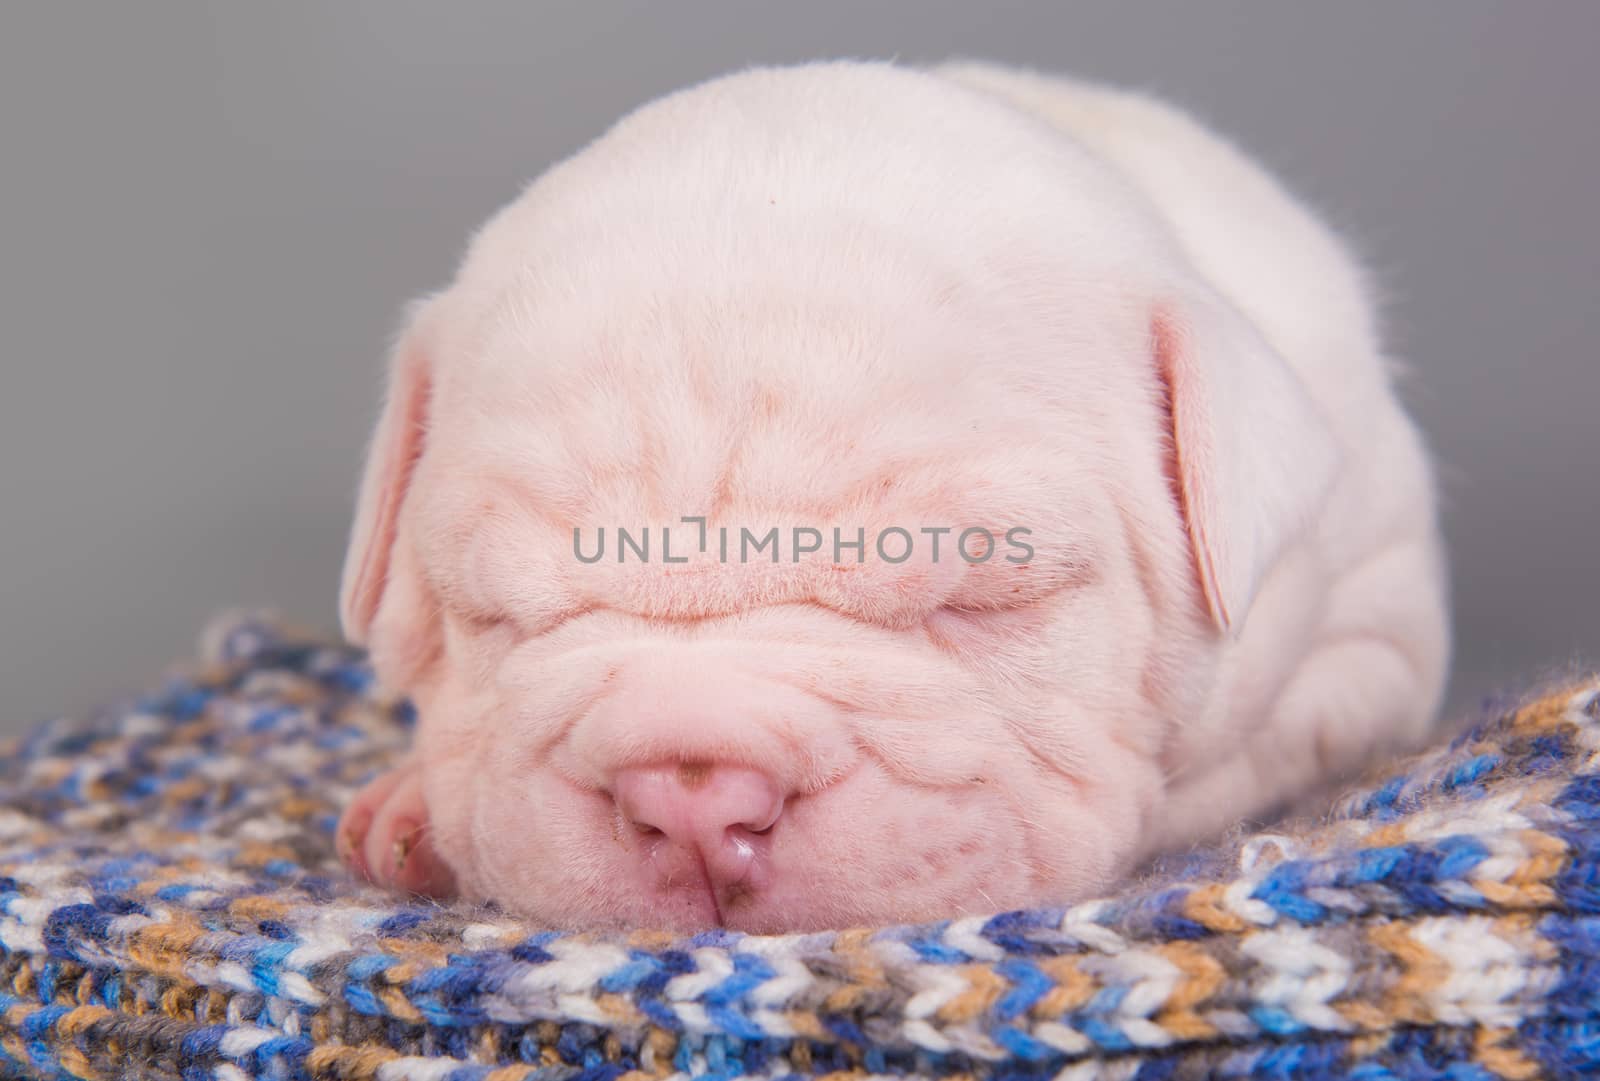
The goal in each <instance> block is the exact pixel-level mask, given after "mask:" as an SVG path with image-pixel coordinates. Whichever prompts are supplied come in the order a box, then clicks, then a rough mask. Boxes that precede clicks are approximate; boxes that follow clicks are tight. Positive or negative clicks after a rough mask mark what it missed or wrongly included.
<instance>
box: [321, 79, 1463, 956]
mask: <svg viewBox="0 0 1600 1081" xmlns="http://www.w3.org/2000/svg"><path fill="white" fill-rule="evenodd" d="M686 516H695V517H704V518H705V519H706V520H707V521H708V522H709V523H710V524H711V526H712V527H713V528H715V527H716V526H718V525H722V526H724V527H727V526H731V527H733V528H734V529H735V530H738V529H741V528H749V529H751V530H753V531H754V532H756V533H758V534H764V533H765V531H766V530H767V528H768V527H769V526H777V527H780V537H781V538H783V539H780V541H779V542H778V546H777V548H776V549H775V550H774V553H775V555H776V556H777V559H776V561H773V560H771V559H769V558H767V556H766V553H765V552H762V553H761V554H760V555H759V556H758V557H757V558H756V559H754V560H743V559H741V560H734V561H728V560H724V559H720V558H717V552H716V549H715V545H710V546H707V547H706V548H704V549H701V550H697V547H696V546H693V545H683V543H682V542H683V539H684V538H685V537H686V535H687V534H688V529H685V528H684V527H683V526H682V524H681V520H682V519H683V518H684V517H686ZM618 525H622V526H628V527H654V528H656V529H657V530H667V529H672V528H673V527H678V529H679V530H680V532H678V533H676V534H675V536H674V539H675V540H678V541H679V544H680V547H679V548H678V551H679V553H680V555H685V554H686V556H687V561H686V562H683V563H668V562H665V561H664V560H663V559H662V558H661V555H660V553H659V551H658V555H657V559H656V560H655V561H654V562H646V561H635V562H632V563H626V562H617V561H615V560H616V553H615V552H613V553H612V554H611V557H610V558H607V559H603V560H601V561H599V562H596V563H589V562H585V561H584V560H582V559H579V558H575V555H576V553H575V551H574V530H577V531H579V532H580V533H587V535H588V536H590V537H593V536H594V535H595V532H596V530H598V529H599V528H604V527H611V528H615V527H616V526H618ZM974 525H976V526H985V527H991V528H992V529H993V530H994V532H995V533H997V534H998V533H1004V532H1005V531H1006V530H1007V529H1009V528H1011V527H1024V528H1025V529H1027V530H1028V531H1030V532H1029V537H1030V539H1031V541H1032V544H1033V546H1034V558H1033V559H1032V560H1030V561H1028V562H1026V563H1010V562H1005V561H1002V560H1000V559H991V560H988V561H985V562H981V563H978V562H972V561H968V560H966V559H962V558H956V559H952V558H951V557H950V549H949V547H948V544H949V543H950V542H949V541H948V540H947V542H946V543H947V548H946V550H945V557H944V558H943V559H942V560H941V559H939V558H937V557H936V556H934V555H933V554H932V553H930V552H929V551H927V550H926V548H923V549H921V550H918V551H916V552H915V553H914V555H912V556H911V557H910V558H908V559H906V560H904V561H899V562H891V561H889V560H886V559H881V558H878V559H874V558H871V554H873V553H871V552H870V543H871V542H870V540H869V541H868V545H869V549H868V553H869V554H868V558H866V559H863V560H859V561H858V560H857V559H855V558H854V553H853V552H851V553H849V555H847V556H846V557H844V558H840V553H839V552H838V550H837V549H834V550H832V551H830V550H828V546H826V545H825V546H824V549H823V550H822V551H820V552H803V551H801V550H800V549H799V542H798V541H794V542H792V543H791V542H790V540H789V539H788V538H789V537H790V536H792V535H793V534H792V533H786V532H785V531H787V530H788V529H789V527H813V528H816V529H817V530H818V532H820V533H823V534H824V535H826V534H827V533H828V532H829V531H831V530H832V529H841V530H842V531H843V535H844V536H845V537H847V538H850V537H853V536H854V535H855V534H856V530H857V529H858V528H859V529H861V530H862V531H863V535H864V536H866V537H868V538H870V537H873V536H876V535H881V533H882V531H883V530H884V529H889V528H895V527H899V528H904V529H905V530H907V531H908V532H909V533H911V534H914V535H918V536H921V535H922V534H921V533H920V532H919V531H920V530H922V529H925V528H927V527H930V526H932V527H935V528H939V527H946V528H951V529H952V530H953V531H954V532H957V533H958V532H960V531H961V530H962V529H964V528H966V527H970V526H974ZM691 528H692V527H691ZM661 535H663V534H662V533H659V532H658V536H661ZM735 535H736V536H737V533H736V534H735ZM952 536H953V534H952ZM685 549H687V552H685ZM343 614H344V619H345V624H346V628H347V631H348V632H349V633H350V634H351V636H352V637H353V638H356V639H358V640H364V641H367V642H369V643H370V645H371V647H372V650H373V657H374V662H375V664H376V666H377V669H378V671H379V674H380V676H381V677H382V678H384V679H385V680H386V681H388V682H389V683H391V684H392V685H394V686H396V687H398V688H401V689H404V690H406V691H408V692H410V693H411V694H412V695H413V697H414V698H415V699H416V701H417V703H418V706H419V710H420V716H421V721H420V727H419V733H418V742H419V752H420V753H419V755H418V756H417V758H416V759H415V760H414V761H413V762H412V763H410V764H408V765H406V766H404V767H402V768H401V769H399V770H397V771H395V772H394V773H393V774H391V775H390V776H388V777H386V778H383V779H380V780H379V781H378V782H375V783H374V785H373V786H371V787H370V788H369V789H368V790H367V791H366V792H365V793H364V794H363V795H362V796H361V797H360V798H359V799H358V800H357V801H356V803H355V804H354V805H353V806H352V808H351V810H350V811H349V812H348V814H347V817H346V822H345V824H344V826H342V827H341V836H342V837H343V838H345V839H346V840H347V841H348V843H349V844H350V847H351V854H352V858H353V860H354V861H355V862H356V863H357V864H358V865H359V866H361V867H362V868H363V869H364V870H366V871H367V872H368V873H369V874H371V875H373V876H374V877H376V878H379V879H380V880H384V881H392V882H395V883H397V884H400V885H407V886H410V887H412V888H428V889H432V890H435V891H441V892H443V891H449V890H460V891H461V892H464V893H467V894H469V895H473V896H482V897H490V898H493V899H495V900H498V901H500V902H501V903H502V904H506V905H509V906H510V907H513V908H515V909H517V910H519V911H522V912H525V913H526V914H529V915H531V916H535V917H539V918H544V919H547V920H550V921H552V922H557V923H563V924H584V925H607V924H660V925H668V926H683V927H688V926H698V925H704V924H708V923H723V924H727V925H730V926H737V927H742V928H748V929H756V930H779V929H794V928H806V927H817V926H826V925H838V924H843V923H852V922H871V921H883V920H891V919H907V918H922V917H935V916H942V915H952V914H955V913H958V912H962V911H978V910H992V909H995V908H1000V907H1009V906H1015V905H1022V904H1028V903H1033V902H1038V901H1042V900H1050V901H1065V900H1070V899H1073V898H1075V897H1078V896H1081V895H1083V894H1084V893H1086V892H1088V891H1092V890H1095V889H1098V888H1101V887H1103V886H1104V885H1106V884H1107V883H1108V882H1109V881H1110V880H1111V879H1113V878H1114V877H1115V876H1116V875H1117V874H1119V873H1121V872H1122V871H1124V870H1125V869H1127V868H1128V867H1129V866H1130V865H1131V864H1132V863H1133V862H1134V861H1135V860H1137V859H1139V858H1141V857H1143V856H1145V855H1148V854H1149V853H1151V852H1153V851H1155V850H1157V849H1159V848H1162V847H1166V846H1170V845H1173V844H1177V843H1182V842H1184V841H1187V840H1191V839H1194V838H1196V837H1200V836H1203V835H1206V834H1208V833H1212V832H1215V831H1216V830H1218V829H1220V828H1222V827H1223V826H1225V825H1226V824H1227V823H1229V822H1231V821H1233V820H1236V819H1237V818H1239V817H1240V816H1242V815H1247V814H1250V813H1254V812H1259V811H1262V810H1265V809H1267V808H1269V807H1270V806H1271V805H1273V804H1274V803H1276V802H1279V801H1281V800H1283V799H1284V798H1286V797H1289V796H1291V795H1293V794H1294V793H1296V792H1297V791H1299V790H1301V789H1303V788H1304V787H1306V786H1308V785H1311V784H1313V783H1315V782H1318V781H1320V780H1321V779H1323V778H1325V777H1326V776H1328V775H1329V774H1330V773H1334V772H1338V771H1342V770H1345V769H1348V768H1349V767H1351V766H1352V765H1354V764H1355V763H1356V762H1357V761H1359V759H1360V758H1361V757H1362V756H1364V755H1366V754H1368V753H1371V751H1373V750H1374V749H1375V748H1378V747H1380V746H1384V745H1392V744H1398V743H1404V742H1409V741H1411V740H1413V739H1415V738H1416V737H1417V736H1418V734H1419V733H1420V732H1421V731H1422V730H1423V728H1424V727H1425V725H1426V724H1427V722H1428V720H1429V719H1430V718H1431V716H1432V714H1433V711H1434V709H1435V706H1436V701H1437V697H1438V694H1439V690H1440V686H1441V683H1442V679H1443V671H1444V664H1445V655H1446V629H1445V624H1446V621H1445V606H1444V599H1443V585H1442V559H1441V553H1440V547H1439V542H1438V537H1437V532H1436V527H1435V522H1434V511H1433V499H1432V483H1431V477H1430V474H1429V470H1428V467H1427V461H1426V456H1425V454H1424V452H1423V449H1422V447H1421V444H1420V441H1419V439H1418V437H1417V434H1416V432H1415V429H1414V427H1413V426H1412V425H1411V423H1410V422H1409V421H1408V420H1407V419H1406V417H1405V416H1404V415H1403V413H1402V412H1401V411H1400V409H1399V407H1398V405H1397V403H1396V401H1395V399H1394V397H1393V394H1392V391H1391V389H1390V387H1389V382H1388V374H1387V372H1386V366H1385V363H1384V360H1383V357H1382V354H1381V351H1380V347H1379V345H1378V342H1377V338H1376V331H1375V328H1374V325H1373V317H1372V313H1371V306H1370V302H1369V300H1368V298H1367V296H1366V292H1365V289H1364V286H1363V283H1362V281H1361V278H1360V274H1359V272H1358V271H1357V269H1356V267H1355V266H1354V264H1353V262H1352V260H1351V259H1350V258H1349V256H1348V255H1347V254H1346V253H1345V252H1344V251H1343V249H1342V248H1341V246H1340V245H1339V244H1338V242H1337V241H1336V240H1335V239H1334V238H1333V237H1332V236H1331V234H1329V233H1328V231H1327V230H1326V229H1325V228H1323V227H1322V226H1321V225H1320V224H1319V223H1318V222H1317V221H1316V220H1315V219H1314V218H1312V217H1311V216H1310V215H1309V214H1308V213H1307V212H1306V211H1305V210H1304V209H1302V208H1301V207H1300V206H1299V205H1298V204H1296V203H1295V202H1294V200H1293V199H1292V198H1290V197H1289V196H1288V195H1287V194H1285V193H1284V192H1283V191H1282V189H1281V188H1280V187H1279V186H1278V185H1276V184H1275V183H1274V182H1273V181H1272V180H1271V179H1270V178H1269V177H1267V176H1266V175H1265V174H1263V173H1262V172H1261V171H1260V170H1259V169H1258V168H1256V167H1255V166H1253V165H1252V164H1251V163H1249V162H1248V161H1247V160H1246V159H1244V158H1243V157H1242V156H1240V155H1239V154H1238V153H1237V152H1235V151H1233V150H1232V149H1231V148H1229V147H1228V146H1227V145H1226V144H1225V143H1223V142H1221V141H1220V140H1218V139H1217V138H1215V137H1214V136H1212V135H1210V134H1208V133H1207V132H1205V131H1204V130H1202V129H1201V128H1200V127H1199V126H1197V125H1196V124H1194V123H1193V122H1192V121H1190V120H1188V119H1187V118H1186V117H1184V116H1182V115H1181V114H1179V113H1177V112H1175V111H1173V110H1171V109H1169V108H1168V107H1166V106H1163V105H1160V104H1158V103H1155V102H1152V101H1150V100H1148V99H1144V98H1140V97H1137V96H1133V95H1128V94H1123V93H1119V92H1116V91H1111V90H1106V89H1102V88H1097V87H1092V86H1087V85H1083V84H1078V83H1073V82H1069V81H1066V80H1060V79H1053V78H1047V77H1043V76H1037V75H1032V74H1027V73H1018V72H1010V71H1005V70H1002V69H997V68H991V67H986V66H981V65H955V66H949V67H945V68H940V69H936V70H934V71H932V72H918V71H910V70H905V69H899V68H895V67H892V66H889V65H879V64H819V65H810V66H806V67H802V68H795V69H779V70H757V71H750V72H745V73H741V74H739V75H735V76H731V77H728V78H725V79H721V80H717V81H714V82H712V83H708V84H705V85H704V86H701V87H697V88H693V89H691V90H688V91H684V92H681V93H679V94H676V95H672V96H669V97H668V98H665V99H663V100H661V101H659V102H656V103H654V104H652V105H650V106H647V107H645V108H643V109H641V110H639V111H638V112H636V113H635V114H633V115H631V116H630V117H628V118H626V119H624V120H623V121H622V122H620V123H619V124H618V125H617V126H616V127H615V128H614V129H613V130H612V131H611V132H610V133H608V134H607V135H606V136H605V137H604V138H602V139H600V140H599V141H597V142H596V143H595V144H593V145H591V146H590V147H589V148H587V149H585V150H584V151H583V152H582V153H580V154H579V155H577V156H576V157H574V158H572V159H570V160H569V161H567V162H565V163H563V164H561V165H559V166H557V167H556V168H554V169H552V170H550V171H549V172H548V173H546V174H545V175H544V176H543V177H541V178H540V179H539V180H538V181H537V182H536V183H535V184H533V185H532V186H531V187H530V188H529V189H528V190H527V191H526V192H525V193H524V194H523V195H522V196H521V197H520V198H519V199H518V200H517V201H516V202H514V203H512V204H511V206H509V207H508V208H506V210H504V211H502V212H501V214H500V215H499V216H497V217H496V218H495V219H493V220H492V221H491V222H490V223H489V225H488V226H486V227H485V229H484V230H483V231H481V232H480V233H479V235H478V236H477V238H476V239H475V241H474V243H473V245H472V247H471V249H470V251H469V253H468V255H467V257H466V259H465V261H464V263H463V266H462V268H461V270H460V272H459V273H458V275H457V278H456V280H455V282H454V283H453V284H452V285H451V286H450V288H449V289H447V290H446V291H444V292H443V293H441V294H439V295H438V296H436V297H434V298H432V299H430V300H429V301H428V302H426V303H425V304H424V305H422V306H421V307H420V308H419V310H418V312H417V313H416V315H415V317H414V318H413V320H412V322H411V325H410V327H409V328H408V330H407V332H406V334H405V336H404V338H403V340H402V342H401V344H400V346H399V348H398V349H397V351H396V357H395V363H394V371H393V375H392V380H391V392H390V401H389V405H388V407H387V408H386V411H385V415H384V419H383V420H382V421H381V422H380V425H379V430H378V433H377V436H376V438H375V441H374V446H373V452H372V456H371V459H370V462H369V467H368V472H367V476H366V479H365V482H364V486H363V494H362V499H361V503H360V506H359V509H358V514H357V522H356V526H355V530H354V536H353V541H352V546H351V555H350V560H349V563H348V564H347V569H346V582H345V593H344V598H343ZM758 827H759V828H758ZM397 838H399V839H401V841H402V843H401V844H400V845H399V850H400V851H403V852H404V854H405V859H403V860H401V859H396V852H397V848H396V844H395V842H396V839H397Z"/></svg>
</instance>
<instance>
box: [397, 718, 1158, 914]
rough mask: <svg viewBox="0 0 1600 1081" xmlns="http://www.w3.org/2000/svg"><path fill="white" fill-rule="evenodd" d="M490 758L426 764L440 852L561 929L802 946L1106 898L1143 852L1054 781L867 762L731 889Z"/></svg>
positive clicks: (830, 789) (494, 755)
mask: <svg viewBox="0 0 1600 1081" xmlns="http://www.w3.org/2000/svg"><path fill="white" fill-rule="evenodd" d="M480 750H481V751H484V752H485V753H478V754H458V755H454V756H450V757H446V758H443V759H433V760H429V761H427V762H426V763H425V766H424V776H425V786H426V790H427V792H428V800H429V808H430V813H431V815H432V816H433V829H434V836H435V845H436V848H437V850H438V851H439V852H440V854H441V855H442V856H443V858H444V859H445V860H446V862H447V863H449V864H450V866H451V868H452V870H453V871H454V873H455V875H456V878H457V881H458V882H459V884H460V888H461V892H462V894H463V896H465V897H468V898H471V899H474V900H478V901H489V902H493V903H494V904H496V905H498V906H499V907H500V908H502V909H504V910H506V911H508V912H511V913H513V914H516V915H519V916H522V917H525V918H529V919H532V920H535V921H538V922H540V923H542V924H545V925H548V926H552V927H559V928H563V929H575V930H605V929H617V928H641V927H642V928H654V929H662V930H670V931H677V932H692V931H699V930H704V929H707V928H711V927H718V926H721V927H726V928H729V929H733V930H739V931H744V932H749V933H787V932H803V931H812V930H822V929H830V928H842V927H850V926H868V925H882V924H886V923H899V922H915V921H920V920H931V919H942V918H950V917H952V916H959V915H963V914H968V913H989V912H996V911H1004V910H1007V909H1014V908H1021V907H1026V906H1029V905H1033V904H1037V903H1041V902H1044V901H1051V902H1055V901H1060V900H1062V899H1063V898H1069V899H1070V898H1076V897H1082V896H1084V895H1086V894H1088V893H1091V892H1092V891H1094V890H1095V889H1098V888H1101V887H1102V886H1104V885H1106V884H1107V883H1108V882H1109V881H1110V880H1112V879H1113V878H1114V877H1115V875H1116V874H1117V873H1119V872H1120V871H1121V870H1122V869H1123V868H1122V866H1121V864H1122V861H1123V857H1125V856H1126V854H1127V849H1128V844H1127V840H1128V839H1127V837H1125V836H1124V835H1125V834H1127V833H1128V832H1129V830H1128V828H1127V827H1128V825H1129V823H1130V821H1131V819H1130V816H1128V815H1127V814H1126V810H1125V809H1124V808H1121V807H1112V806H1102V807H1097V806H1095V805H1094V804H1093V799H1094V796H1093V793H1089V792H1085V791H1082V790H1078V789H1076V788H1074V787H1073V786H1071V785H1069V784H1066V783H1065V782H1063V781H1062V779H1061V778H1060V777H1059V776H1057V775H1054V774H1052V773H1050V772H1048V771H1033V770H1030V771H1028V772H1026V773H1024V774H1020V775H1018V776H1014V777H1005V776H989V777H985V778H982V779H981V780H979V779H976V778H975V779H973V780H972V781H971V782H970V783H963V784H959V785H918V784H913V783H908V782H906V781H904V780H903V779H901V778H899V777H897V776H895V775H894V774H893V773H891V772H890V770H889V769H887V768H886V767H885V766H884V765H883V764H882V763H881V762H880V761H879V760H878V759H876V758H874V757H873V756H871V755H864V756H863V757H862V758H861V759H860V760H859V761H858V762H857V763H856V764H855V765H854V766H853V767H852V768H851V769H850V770H849V772H848V773H847V774H845V775H844V776H843V777H841V778H839V779H838V780H836V781H834V782H832V783H830V784H828V785H826V786H825V787H823V788H821V789H819V790H817V791H815V792H810V793H806V794H803V795H799V796H794V797H791V798H790V799H788V800H787V801H786V803H785V806H784V808H783V813H782V815H781V816H780V817H779V818H778V819H777V820H776V822H775V823H774V824H773V826H772V827H771V828H770V830H768V831H767V832H765V833H764V834H763V835H762V836H761V837H759V838H757V839H756V840H758V841H759V845H758V846H757V847H758V851H757V852H756V853H755V854H754V856H753V858H752V861H751V865H750V867H749V868H748V871H747V873H744V874H742V875H741V876H739V877H738V879H737V880H736V881H734V880H729V879H727V878H721V879H719V878H718V876H717V875H716V873H715V872H714V871H712V870H710V869H709V868H708V864H707V862H706V858H705V857H703V856H700V855H698V854H691V855H689V856H687V857H686V856H685V854H684V853H683V852H681V851H676V852H675V851H674V850H673V847H672V845H670V844H669V843H668V841H667V839H666V838H664V837H663V836H662V835H661V834H660V833H658V832H654V831H649V830H641V829H639V828H637V827H636V826H635V825H634V824H631V823H630V822H629V821H628V820H627V817H626V815H625V814H623V813H620V812H619V807H618V801H617V799H616V797H615V795H614V794H613V793H610V792H607V791H603V790H597V789H594V788H589V787H585V786H582V785H578V784H574V783H573V782H572V781H570V780H569V779H567V778H565V777H564V776H562V775H561V774H560V773H559V772H558V771H556V770H554V769H551V768H548V767H545V768H529V767H527V766H526V765H525V764H519V763H518V762H517V761H516V760H515V759H514V758H510V757H508V756H507V755H506V754H504V753H503V752H497V751H496V750H495V749H493V748H492V747H491V746H488V745H486V746H485V748H480ZM1013 757H1014V758H1015V760H1017V761H1021V760H1024V759H1026V757H1027V756H1026V753H1025V752H1024V751H1023V750H1022V749H1021V748H1017V749H1016V754H1015V755H1014V756H1013Z"/></svg>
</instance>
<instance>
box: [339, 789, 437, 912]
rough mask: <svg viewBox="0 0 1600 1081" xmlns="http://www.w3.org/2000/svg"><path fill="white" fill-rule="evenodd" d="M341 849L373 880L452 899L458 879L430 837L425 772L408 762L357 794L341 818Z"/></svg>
mask: <svg viewBox="0 0 1600 1081" xmlns="http://www.w3.org/2000/svg"><path fill="white" fill-rule="evenodd" d="M335 847H336V848H337V849H338V852H339V858H340V859H341V860H343V861H344V863H345V866H347V867H349V868H350V869H351V871H353V872H355V874H356V875H357V876H359V877H361V878H363V879H365V880H366V881H368V882H372V883H375V884H376V885H379V886H385V887H389V888H391V889H397V890H405V891H407V892H409V893H420V894H424V895H426V896H429V897H450V896H452V895H454V893H455V877H454V875H452V874H451V872H450V868H449V867H448V866H446V865H445V862H444V861H443V860H441V859H440V858H439V854H438V852H437V851H436V850H435V849H434V847H433V842H432V840H431V838H430V836H429V828H428V809H427V807H426V806H425V805H424V803H423V800H422V769H421V767H420V766H419V765H418V764H417V763H416V762H415V761H408V762H405V763H402V764H401V765H399V766H396V767H395V768H394V769H392V770H389V771H388V772H387V773H383V774H380V775H379V776H378V777H376V778H374V779H373V780H372V781H370V782H368V784H367V786H366V787H365V788H363V789H362V790H361V791H360V792H359V793H357V795H356V798H355V799H354V800H352V801H351V802H350V806H348V807H346V808H345V811H344V815H343V816H342V817H341V818H340V819H339V830H338V833H337V835H336V840H335Z"/></svg>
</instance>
